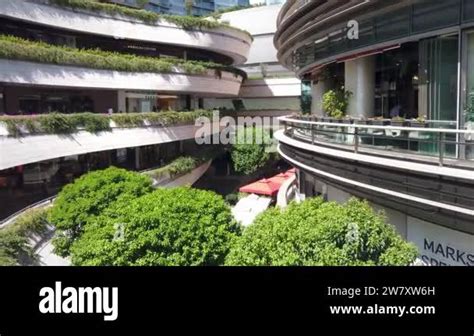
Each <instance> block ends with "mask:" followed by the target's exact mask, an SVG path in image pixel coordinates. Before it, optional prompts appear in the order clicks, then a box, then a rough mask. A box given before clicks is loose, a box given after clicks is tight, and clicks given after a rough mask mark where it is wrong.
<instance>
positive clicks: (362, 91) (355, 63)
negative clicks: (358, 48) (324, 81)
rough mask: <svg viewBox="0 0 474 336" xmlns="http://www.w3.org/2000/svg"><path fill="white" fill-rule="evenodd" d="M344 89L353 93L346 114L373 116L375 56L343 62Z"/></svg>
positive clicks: (358, 116)
mask: <svg viewBox="0 0 474 336" xmlns="http://www.w3.org/2000/svg"><path fill="white" fill-rule="evenodd" d="M344 77H345V83H344V86H345V89H346V90H348V91H351V92H352V93H353V95H352V97H351V98H350V100H349V107H348V111H347V114H349V115H350V116H352V117H356V118H360V117H365V118H368V117H373V116H374V90H375V56H367V57H362V58H358V59H355V60H350V61H346V63H345V76H344Z"/></svg>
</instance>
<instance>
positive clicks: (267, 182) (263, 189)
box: [239, 169, 295, 196]
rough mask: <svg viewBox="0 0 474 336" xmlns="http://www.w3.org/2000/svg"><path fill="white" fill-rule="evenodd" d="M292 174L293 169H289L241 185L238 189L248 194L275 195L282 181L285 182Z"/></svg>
mask: <svg viewBox="0 0 474 336" xmlns="http://www.w3.org/2000/svg"><path fill="white" fill-rule="evenodd" d="M294 174H295V171H294V170H292V169H290V170H288V171H287V172H285V173H280V174H278V175H275V176H273V177H271V178H269V179H262V180H259V181H257V182H254V183H251V184H248V185H246V186H243V187H241V188H240V189H239V191H240V192H244V193H248V194H257V195H267V196H275V195H276V194H277V193H278V190H280V187H281V185H282V184H283V182H285V181H286V180H287V179H288V178H290V177H291V176H293V175H294Z"/></svg>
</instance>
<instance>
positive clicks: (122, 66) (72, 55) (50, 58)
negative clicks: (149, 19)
mask: <svg viewBox="0 0 474 336" xmlns="http://www.w3.org/2000/svg"><path fill="white" fill-rule="evenodd" d="M0 58H5V59H17V60H23V61H31V62H39V63H52V64H60V65H71V66H82V67H87V68H93V69H105V70H116V71H126V72H151V73H170V72H180V73H182V72H184V73H188V74H205V73H206V72H207V71H208V70H222V71H227V72H230V73H234V74H235V75H236V76H241V77H242V78H245V72H243V71H242V70H240V69H237V68H233V67H232V66H226V65H222V64H218V63H214V62H205V61H188V60H184V59H178V58H159V57H147V56H138V55H133V54H124V53H117V52H111V51H102V50H98V49H76V48H70V47H65V46H59V45H51V44H47V43H44V42H39V41H30V40H25V39H22V38H18V37H14V36H7V35H0Z"/></svg>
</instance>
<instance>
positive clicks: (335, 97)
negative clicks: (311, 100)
mask: <svg viewBox="0 0 474 336" xmlns="http://www.w3.org/2000/svg"><path fill="white" fill-rule="evenodd" d="M351 96H352V92H350V91H346V90H345V89H344V88H343V87H342V88H341V89H338V90H329V91H328V92H326V93H325V94H324V95H323V99H322V108H323V110H324V111H325V112H326V115H327V116H328V117H329V118H323V119H324V121H326V122H341V121H342V119H343V118H344V116H345V115H346V112H347V107H348V105H349V98H350V97H351Z"/></svg>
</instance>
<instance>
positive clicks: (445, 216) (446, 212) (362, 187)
mask: <svg viewBox="0 0 474 336" xmlns="http://www.w3.org/2000/svg"><path fill="white" fill-rule="evenodd" d="M278 152H279V154H280V155H281V156H282V157H283V158H284V159H285V160H286V161H288V162H289V163H290V164H292V165H293V166H295V167H298V168H299V169H302V170H304V171H305V172H309V173H311V174H314V175H316V176H318V177H320V178H322V179H323V180H324V181H330V183H333V184H335V185H338V186H341V187H342V186H344V187H345V188H347V192H350V193H351V194H353V195H355V196H357V197H362V198H365V199H368V200H370V201H372V202H374V203H376V204H379V203H380V204H384V202H385V201H386V200H389V204H390V206H391V207H394V208H395V209H396V208H397V207H399V206H400V205H401V204H403V206H404V209H405V212H407V213H410V214H411V215H415V216H417V217H418V216H421V217H423V216H427V215H428V216H427V217H430V219H433V218H434V217H436V219H437V220H438V221H439V223H438V224H440V225H443V226H447V227H450V228H453V229H456V230H459V231H462V232H467V233H471V234H473V233H474V230H473V229H474V228H473V227H472V223H473V221H472V219H473V218H474V210H473V209H472V208H467V207H464V206H457V205H454V204H448V203H445V202H442V201H435V200H432V199H430V197H424V196H416V195H413V194H409V193H407V192H400V191H395V190H392V188H390V187H389V186H387V187H381V186H375V185H373V184H372V183H366V182H365V181H366V179H364V178H363V177H364V175H361V178H357V179H353V178H348V177H344V176H341V175H340V174H338V173H334V172H333V171H332V170H331V169H328V170H327V169H318V168H315V167H312V166H310V165H308V164H305V163H302V162H300V161H299V160H297V159H295V158H293V157H291V156H290V155H288V154H287V153H286V152H285V151H284V150H283V149H282V147H281V145H279V146H278ZM328 183H329V182H328ZM397 203H399V204H397ZM423 219H425V218H423Z"/></svg>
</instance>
